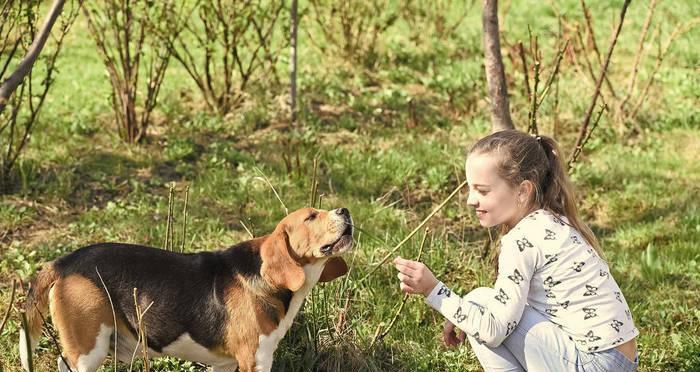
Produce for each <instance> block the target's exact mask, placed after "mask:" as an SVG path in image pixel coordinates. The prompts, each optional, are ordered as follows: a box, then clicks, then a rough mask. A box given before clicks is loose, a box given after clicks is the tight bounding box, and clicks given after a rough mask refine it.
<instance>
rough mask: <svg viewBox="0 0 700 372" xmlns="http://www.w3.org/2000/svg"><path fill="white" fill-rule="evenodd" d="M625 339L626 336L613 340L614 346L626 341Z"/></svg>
mask: <svg viewBox="0 0 700 372" xmlns="http://www.w3.org/2000/svg"><path fill="white" fill-rule="evenodd" d="M624 340H625V339H624V338H622V337H620V338H618V339H617V340H615V341H613V343H612V346H615V345H617V344H619V343H621V342H622V341H624Z"/></svg>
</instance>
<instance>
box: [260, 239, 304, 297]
mask: <svg viewBox="0 0 700 372" xmlns="http://www.w3.org/2000/svg"><path fill="white" fill-rule="evenodd" d="M292 254H293V253H292V247H291V246H290V244H289V236H288V235H287V233H286V232H285V231H284V229H283V228H282V229H277V230H275V232H273V233H272V234H271V235H269V236H268V237H267V238H266V239H265V241H264V242H263V243H262V245H261V246H260V256H261V257H262V268H261V270H260V272H261V274H262V276H263V278H264V279H265V280H267V282H268V283H270V284H272V285H273V286H275V287H282V288H287V289H289V290H291V291H292V292H296V291H298V290H299V288H301V286H302V285H304V281H305V280H306V275H305V274H304V269H303V268H302V267H301V265H299V263H298V262H297V261H295V260H294V259H293V258H292Z"/></svg>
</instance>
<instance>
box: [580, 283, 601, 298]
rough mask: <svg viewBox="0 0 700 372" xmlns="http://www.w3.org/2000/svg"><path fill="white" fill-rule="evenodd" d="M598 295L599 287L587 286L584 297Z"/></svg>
mask: <svg viewBox="0 0 700 372" xmlns="http://www.w3.org/2000/svg"><path fill="white" fill-rule="evenodd" d="M597 294H598V287H594V286H592V285H588V284H586V293H584V294H583V295H584V296H595V295H597Z"/></svg>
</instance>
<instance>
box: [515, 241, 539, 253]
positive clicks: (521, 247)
mask: <svg viewBox="0 0 700 372" xmlns="http://www.w3.org/2000/svg"><path fill="white" fill-rule="evenodd" d="M515 244H517V245H518V250H519V251H520V252H522V251H524V250H525V248H532V247H534V246H533V245H532V243H530V241H529V240H527V238H522V239H519V240H516V241H515Z"/></svg>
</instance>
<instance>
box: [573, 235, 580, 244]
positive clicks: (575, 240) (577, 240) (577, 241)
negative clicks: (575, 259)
mask: <svg viewBox="0 0 700 372" xmlns="http://www.w3.org/2000/svg"><path fill="white" fill-rule="evenodd" d="M571 241H572V242H573V243H574V244H581V239H579V237H578V236H577V235H571Z"/></svg>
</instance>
